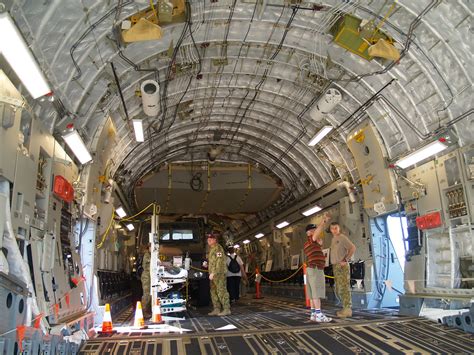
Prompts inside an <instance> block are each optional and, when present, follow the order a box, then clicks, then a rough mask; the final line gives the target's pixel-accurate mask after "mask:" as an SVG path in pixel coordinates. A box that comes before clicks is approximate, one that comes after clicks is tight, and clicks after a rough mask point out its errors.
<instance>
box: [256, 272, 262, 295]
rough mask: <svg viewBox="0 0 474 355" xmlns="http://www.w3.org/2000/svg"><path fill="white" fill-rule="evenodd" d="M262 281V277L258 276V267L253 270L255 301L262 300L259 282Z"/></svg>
mask: <svg viewBox="0 0 474 355" xmlns="http://www.w3.org/2000/svg"><path fill="white" fill-rule="evenodd" d="M261 280H262V275H260V271H259V270H258V267H257V268H256V269H255V298H256V299H257V300H259V299H261V298H263V297H262V295H261V294H260V281H261Z"/></svg>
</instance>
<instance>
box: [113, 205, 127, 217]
mask: <svg viewBox="0 0 474 355" xmlns="http://www.w3.org/2000/svg"><path fill="white" fill-rule="evenodd" d="M115 213H117V215H118V216H119V217H120V218H123V217H125V216H126V215H127V213H126V212H125V210H124V209H123V207H119V208H117V209H116V210H115Z"/></svg>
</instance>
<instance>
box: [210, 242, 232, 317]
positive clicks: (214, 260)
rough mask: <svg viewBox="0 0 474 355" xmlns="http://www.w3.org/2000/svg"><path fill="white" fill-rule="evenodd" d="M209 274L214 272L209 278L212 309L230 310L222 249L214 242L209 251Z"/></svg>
mask: <svg viewBox="0 0 474 355" xmlns="http://www.w3.org/2000/svg"><path fill="white" fill-rule="evenodd" d="M209 274H214V278H213V279H212V280H211V299H212V304H213V306H214V310H219V309H220V308H221V306H222V309H223V311H224V312H225V311H230V302H229V293H228V292H227V282H226V281H227V265H226V255H225V253H224V249H223V248H222V246H221V245H220V244H217V243H216V244H215V245H213V246H212V247H211V249H210V251H209Z"/></svg>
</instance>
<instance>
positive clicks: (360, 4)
mask: <svg viewBox="0 0 474 355" xmlns="http://www.w3.org/2000/svg"><path fill="white" fill-rule="evenodd" d="M252 2H253V1H251V0H248V1H244V2H242V1H240V0H238V1H234V0H228V1H223V0H218V1H216V2H210V1H199V0H196V1H191V2H190V3H189V5H188V6H187V8H188V9H190V15H189V23H184V24H183V23H179V24H173V25H167V26H164V27H163V30H164V35H163V38H162V39H161V40H158V41H148V42H138V43H133V44H128V45H127V46H123V45H121V44H119V43H118V42H117V40H116V33H115V32H114V30H113V29H114V28H117V26H119V25H120V22H121V21H122V20H123V19H125V18H127V17H129V16H130V15H132V14H134V13H136V12H138V11H139V10H143V9H145V8H147V6H149V3H148V2H147V1H135V2H133V1H118V2H113V1H86V0H83V1H80V2H79V1H77V0H67V1H66V0H62V1H59V0H58V1H46V2H39V1H32V0H31V1H16V2H15V3H14V4H13V6H12V7H11V13H12V15H13V17H14V18H15V21H16V22H17V24H18V25H19V27H20V29H21V30H22V32H23V34H24V36H25V38H26V39H27V41H28V42H30V43H31V45H32V50H33V52H34V53H35V55H36V56H37V58H38V60H39V61H40V63H41V65H42V67H43V69H44V71H45V73H46V75H47V77H48V78H49V80H50V82H51V83H52V86H53V88H54V92H55V94H56V96H57V97H58V98H59V99H60V100H61V102H62V105H61V104H60V103H56V107H55V110H53V109H52V108H51V107H47V106H45V105H40V104H38V105H37V107H36V113H37V114H38V116H40V117H42V118H43V119H44V120H45V122H47V124H48V125H49V126H50V125H51V124H50V122H53V125H55V127H56V129H62V128H63V127H64V126H65V125H66V124H67V123H70V122H71V121H73V122H74V124H75V126H76V127H78V128H80V130H81V132H82V133H83V136H84V137H85V138H86V139H89V140H90V141H89V143H90V144H92V142H93V138H94V137H97V136H98V134H99V133H100V132H99V130H100V129H101V128H102V127H103V124H104V122H105V120H106V119H107V118H108V117H111V118H112V120H113V122H114V124H115V127H116V130H117V133H118V137H119V140H118V144H117V149H116V150H115V151H114V153H113V161H114V162H115V166H113V167H112V173H116V175H117V176H120V175H123V174H122V173H123V172H124V171H126V172H127V173H128V174H126V176H125V177H124V178H123V180H122V183H123V187H124V189H125V191H126V192H127V193H128V194H132V193H133V187H134V185H135V183H136V182H137V181H138V180H139V179H140V178H142V177H143V176H144V175H146V174H148V173H149V172H150V171H153V170H155V171H156V169H159V167H160V166H162V165H163V164H164V163H165V162H172V161H192V160H205V159H206V156H207V153H208V152H209V150H210V149H211V148H213V147H216V146H219V147H222V148H223V149H222V152H221V154H220V155H219V157H218V159H220V160H223V161H235V162H248V163H252V164H255V165H258V166H259V167H260V169H262V171H264V172H267V173H270V172H271V175H273V176H275V177H278V178H279V179H281V181H282V182H283V185H284V187H285V189H286V193H285V194H284V199H283V200H280V201H279V202H278V203H277V204H276V205H275V206H277V207H278V208H281V207H282V206H283V205H284V204H285V203H287V202H289V201H293V200H295V199H299V198H301V197H303V196H305V195H307V194H308V193H309V192H311V191H314V190H315V189H317V188H318V187H320V186H322V185H324V184H326V183H328V182H330V181H332V180H334V178H335V174H337V175H339V176H345V175H347V176H350V177H351V178H352V179H354V180H357V179H358V174H357V171H356V169H355V166H354V162H353V159H352V156H351V154H350V152H349V151H348V149H347V146H346V144H345V140H346V136H347V135H348V134H349V133H350V132H351V131H352V130H353V129H354V127H355V126H356V124H357V123H358V122H360V121H362V120H364V119H370V120H371V121H372V123H373V124H374V125H375V126H376V127H377V129H378V131H379V133H380V135H381V138H382V139H383V143H384V144H385V148H386V150H387V153H388V155H389V156H390V158H394V157H396V156H399V155H400V154H403V153H405V152H406V151H408V150H410V149H413V148H414V147H416V146H418V145H419V144H420V143H421V142H422V141H423V140H425V139H426V138H427V137H429V136H430V135H432V134H433V133H434V132H435V131H437V130H439V129H440V128H443V127H446V126H450V125H453V127H454V129H455V130H456V132H457V134H458V136H459V139H460V140H461V142H464V143H465V142H471V141H474V137H473V136H474V133H473V132H474V129H473V123H472V115H471V116H469V115H470V113H469V112H471V113H472V100H471V97H472V94H473V90H472V70H469V68H472V67H473V64H474V63H473V60H472V45H473V44H472V41H470V40H468V39H469V38H470V37H471V36H472V32H473V28H472V3H470V2H463V1H444V2H442V1H398V2H397V3H396V4H395V5H393V2H392V1H353V2H351V1H348V2H341V1H325V2H323V3H321V2H314V1H304V2H302V3H300V4H296V5H288V3H286V2H285V3H284V2H283V1H277V0H274V1H271V0H269V1H268V2H267V5H266V7H265V8H262V5H261V4H260V2H259V3H258V4H257V3H252ZM392 5H393V6H392ZM336 13H352V14H354V15H355V16H357V17H359V18H362V19H366V20H374V21H375V23H379V22H380V21H383V26H382V28H381V29H382V30H383V31H384V32H385V33H387V34H388V35H390V36H391V37H393V38H394V40H395V41H396V42H397V46H398V47H399V48H400V50H401V53H402V58H401V59H400V61H399V62H397V63H394V62H392V61H389V60H382V59H374V60H372V61H370V62H369V61H366V60H364V59H362V58H360V57H358V56H356V55H354V54H351V53H350V52H348V51H346V50H345V49H343V48H342V47H340V46H338V45H337V44H335V43H334V42H333V36H332V35H330V34H329V32H328V31H329V29H330V27H331V26H332V24H333V23H334V20H335V15H336ZM386 15H387V16H386ZM384 17H386V18H384ZM170 48H171V50H174V55H173V56H171V57H170V56H169V54H168V53H169V51H170ZM73 60H74V62H75V63H74V62H73ZM216 60H221V61H224V62H225V63H226V65H216ZM111 62H113V64H114V66H115V69H116V72H117V74H118V78H119V81H120V86H121V88H122V91H123V95H124V98H125V103H126V106H127V109H128V114H129V118H130V119H132V118H146V117H145V115H144V113H143V111H142V109H141V99H140V98H139V97H137V96H136V94H135V92H136V91H137V90H139V85H140V83H141V82H142V81H143V80H145V79H154V80H157V81H158V82H159V83H160V86H161V96H162V99H161V112H160V114H159V115H158V117H156V118H149V117H148V118H146V125H147V130H146V142H145V143H141V144H137V143H136V142H135V141H134V136H133V131H132V127H131V124H130V122H127V120H126V119H125V113H124V110H123V107H122V104H121V101H120V97H119V93H118V88H117V85H116V84H115V80H114V76H113V72H112V67H111V65H110V63H111ZM393 79H395V80H393ZM327 88H336V89H338V90H339V91H340V92H341V93H342V95H343V99H342V101H341V102H340V104H339V105H337V106H336V107H335V109H334V110H333V111H332V112H331V114H330V115H327V116H324V117H321V119H319V120H315V119H313V118H311V116H310V115H309V111H310V110H311V108H312V106H313V105H314V103H315V102H317V101H318V99H319V98H320V97H321V96H322V95H324V93H325V91H326V90H327ZM379 91H380V92H379ZM376 93H378V94H377V95H376ZM469 110H470V111H469ZM466 112H468V113H467V114H466ZM463 115H464V116H466V115H467V119H461V118H463V117H464V116H463ZM459 117H460V118H459ZM458 118H459V119H458ZM453 120H454V121H453ZM328 123H330V124H331V125H333V126H334V127H336V128H337V129H336V130H335V131H334V132H333V133H332V134H331V136H330V137H329V138H328V139H325V140H324V141H323V142H322V143H321V144H320V145H319V146H317V147H309V146H308V145H307V143H308V141H309V140H310V138H311V137H312V136H313V135H314V134H315V133H316V132H317V131H318V130H319V129H320V128H321V127H322V126H323V125H325V124H328ZM92 148H93V147H92ZM336 171H337V173H336ZM275 206H274V207H275Z"/></svg>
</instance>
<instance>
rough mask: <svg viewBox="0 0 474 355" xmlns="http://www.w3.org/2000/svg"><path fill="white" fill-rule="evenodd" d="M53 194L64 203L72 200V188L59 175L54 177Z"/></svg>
mask: <svg viewBox="0 0 474 355" xmlns="http://www.w3.org/2000/svg"><path fill="white" fill-rule="evenodd" d="M53 192H54V193H55V194H56V195H57V196H58V197H59V198H60V199H61V200H64V201H66V202H71V201H72V200H74V188H73V187H72V185H71V184H70V183H69V181H67V180H66V179H65V178H63V177H62V176H61V175H56V176H55V177H54V187H53Z"/></svg>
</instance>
